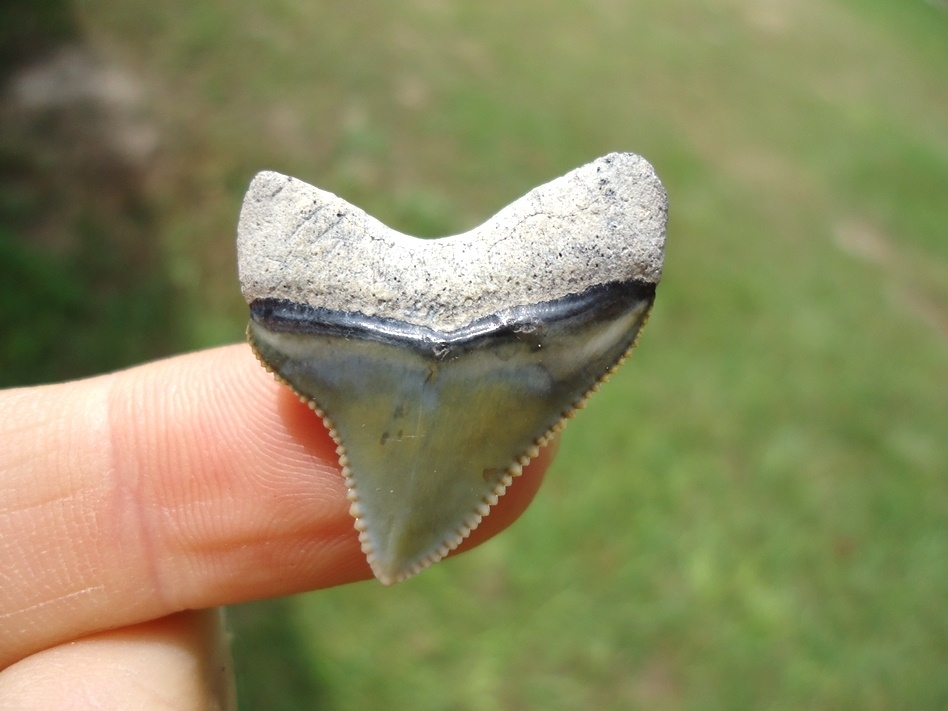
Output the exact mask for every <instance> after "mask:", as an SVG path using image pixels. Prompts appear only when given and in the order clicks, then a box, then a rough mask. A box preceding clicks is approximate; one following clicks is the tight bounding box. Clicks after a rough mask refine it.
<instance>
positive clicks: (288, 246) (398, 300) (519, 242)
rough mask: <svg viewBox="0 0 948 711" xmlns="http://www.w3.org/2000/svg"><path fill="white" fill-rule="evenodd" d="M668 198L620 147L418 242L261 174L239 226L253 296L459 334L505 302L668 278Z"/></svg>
mask: <svg viewBox="0 0 948 711" xmlns="http://www.w3.org/2000/svg"><path fill="white" fill-rule="evenodd" d="M666 212H667V198H666V195H665V190H664V188H663V187H662V184H661V182H660V181H659V179H658V177H657V176H656V175H655V171H654V169H653V168H652V166H651V165H650V164H649V163H648V162H647V161H646V160H645V159H644V158H642V157H640V156H637V155H634V154H632V153H612V154H610V155H607V156H604V157H602V158H599V159H598V160H595V161H593V162H592V163H589V164H587V165H584V166H582V167H581V168H577V169H576V170H574V171H572V172H570V173H568V174H566V175H564V176H563V177H561V178H558V179H556V180H554V181H552V182H549V183H547V184H545V185H541V186H540V187H538V188H536V189H534V190H532V191H530V192H529V193H527V194H526V195H525V196H523V197H522V198H520V199H519V200H517V201H516V202H514V203H512V204H511V205H509V206H508V207H506V208H504V209H503V210H501V211H500V212H498V213H497V214H496V215H494V216H493V217H492V218H490V219H489V220H488V221H487V222H485V223H484V224H482V225H481V226H479V227H477V228H475V229H473V230H471V231H469V232H466V233H464V234H460V235H455V236H453V237H444V238H441V239H437V240H421V239H417V238H414V237H409V236H407V235H404V234H401V233H400V232H396V231H395V230H392V229H390V228H388V227H386V226H385V225H383V224H382V223H381V222H379V221H378V220H375V219H374V218H372V217H370V216H369V215H367V214H366V213H365V212H363V211H362V210H360V209H358V208H356V207H354V206H353V205H350V204H349V203H347V202H346V201H345V200H343V199H341V198H339V197H337V196H336V195H333V194H332V193H329V192H326V191H324V190H320V189H318V188H315V187H313V186H311V185H308V184H306V183H304V182H302V181H300V180H296V179H295V178H291V177H288V176H285V175H280V174H279V173H274V172H263V173H260V174H258V175H257V176H256V177H255V178H254V180H253V182H252V183H251V185H250V189H249V191H248V193H247V196H246V198H245V199H244V204H243V208H242V210H241V214H240V222H239V225H238V233H237V234H238V236H237V250H238V264H239V272H240V284H241V290H242V292H243V295H244V298H245V299H246V300H247V302H248V303H251V302H253V301H254V300H256V299H266V298H273V299H285V300H288V301H292V302H294V303H297V304H306V305H309V306H314V307H321V308H326V309H330V310H333V311H340V312H350V313H361V314H364V315H365V316H368V317H381V318H390V319H396V320H399V321H403V322H406V323H410V324H416V325H419V326H428V327H430V328H434V329H438V330H442V331H451V330H455V329H458V328H462V327H463V326H465V325H466V324H469V323H471V322H472V321H474V320H476V319H479V318H484V317H486V316H489V315H491V314H494V313H496V312H498V311H500V310H502V309H505V308H510V307H515V306H522V305H528V304H534V303H538V302H541V301H550V300H553V299H558V298H560V297H563V296H566V295H569V294H577V293H581V292H583V291H585V290H586V289H587V288H589V287H591V286H596V285H600V284H606V283H610V282H629V281H641V282H647V283H652V284H657V283H658V281H659V279H660V278H661V271H662V259H663V254H664V244H665V220H666Z"/></svg>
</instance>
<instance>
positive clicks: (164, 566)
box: [0, 345, 552, 709]
mask: <svg viewBox="0 0 948 711" xmlns="http://www.w3.org/2000/svg"><path fill="white" fill-rule="evenodd" d="M551 456H552V454H551V453H550V451H549V449H545V450H541V453H540V456H539V457H538V458H537V459H536V460H535V461H534V462H532V463H531V465H530V466H528V467H526V468H525V469H524V473H523V475H522V476H521V477H520V478H519V479H518V480H517V481H516V482H515V484H514V486H512V487H510V489H509V490H508V492H507V494H506V495H505V496H503V497H502V498H501V500H500V503H498V505H497V506H496V507H495V508H494V510H493V511H492V513H491V514H490V515H489V516H488V517H487V518H485V519H484V522H483V523H482V524H481V525H480V526H479V527H478V528H477V529H476V530H475V531H474V532H473V533H472V534H471V537H470V538H469V539H468V540H467V541H465V543H464V545H462V547H461V548H460V549H459V551H460V550H464V549H467V548H470V547H472V546H474V545H477V544H478V543H480V542H482V541H484V540H486V539H487V538H489V537H491V536H492V535H494V534H496V533H498V532H499V531H501V530H503V529H504V528H506V527H507V526H508V525H510V523H512V522H513V521H514V520H515V519H516V518H517V516H519V515H520V514H521V513H522V512H523V510H524V509H525V508H526V507H527V505H528V504H529V503H530V501H531V499H532V498H533V496H534V494H535V493H536V491H537V489H538V488H539V486H540V482H541V480H542V478H543V473H544V471H545V469H546V467H547V465H548V464H549V460H550V458H551ZM348 508H349V502H348V501H347V500H346V491H345V487H344V485H343V479H342V476H341V474H340V473H339V467H338V464H337V456H336V454H335V444H334V443H333V442H332V440H331V439H330V438H329V434H328V432H327V431H326V429H325V428H324V427H323V425H322V423H321V421H320V420H319V418H318V417H317V416H316V415H315V414H314V413H313V412H312V411H311V410H310V409H309V408H308V407H307V406H306V405H305V404H302V403H300V402H299V400H298V399H297V398H296V396H295V395H293V393H292V392H290V391H289V390H288V389H287V388H285V387H283V386H281V385H279V384H278V383H276V382H275V381H274V379H273V377H272V376H271V375H269V374H268V373H266V372H265V371H264V369H263V368H261V367H260V366H259V364H258V363H257V361H256V360H255V359H254V357H253V355H252V354H251V352H250V349H249V348H247V347H246V346H242V345H241V346H229V347H224V348H218V349H214V350H209V351H203V352H200V353H195V354H191V355H186V356H180V357H177V358H172V359H169V360H165V361H160V362H157V363H152V364H148V365H143V366H140V367H137V368H133V369H131V370H126V371H122V372H119V373H114V374H110V375H104V376H100V377H96V378H91V379H88V380H82V381H76V382H71V383H65V384H60V385H47V386H41V387H35V388H21V389H16V390H8V391H4V392H0V670H2V671H0V708H4V709H5V708H16V709H34V708H35V709H50V708H70V709H76V708H96V709H102V708H116V709H120V708H121V709H125V708H140V709H147V708H174V709H190V708H195V709H198V708H200V709H204V708H228V707H230V705H232V704H233V691H232V678H231V676H232V669H231V666H230V658H229V652H228V651H227V645H226V642H225V637H224V632H223V627H222V624H221V622H220V618H219V616H218V614H217V613H216V611H214V610H212V609H210V608H214V607H217V606H220V605H227V604H231V603H237V602H241V601H245V600H252V599H259V598H266V597H274V596H279V595H287V594H291V593H296V592H301V591H305V590H313V589H318V588H324V587H330V586H333V585H340V584H342V583H348V582H354V581H357V580H363V579H366V578H369V577H371V571H370V570H369V567H368V564H367V563H366V561H365V558H364V556H363V554H362V552H361V550H360V547H359V542H358V539H357V534H356V532H355V529H354V528H353V525H352V520H351V518H350V516H349V513H348ZM380 594H384V591H382V592H380Z"/></svg>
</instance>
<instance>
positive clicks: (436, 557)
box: [248, 307, 651, 585]
mask: <svg viewBox="0 0 948 711" xmlns="http://www.w3.org/2000/svg"><path fill="white" fill-rule="evenodd" d="M650 313H651V307H650V308H649V309H648V311H646V313H645V316H644V317H643V319H642V324H641V326H639V330H638V333H636V335H635V338H634V339H633V340H632V343H631V344H630V345H629V347H628V348H627V349H626V350H625V352H624V353H623V354H622V355H621V356H619V358H618V359H616V362H615V363H613V364H612V365H611V366H609V368H607V369H606V371H605V372H604V373H603V374H602V375H601V376H599V378H598V379H597V380H596V381H595V382H594V383H593V384H592V385H590V386H589V388H588V389H587V390H586V392H585V393H583V395H582V396H581V397H580V398H578V399H577V400H576V402H574V403H573V404H572V406H571V407H569V408H568V409H567V410H566V411H564V412H563V413H562V415H561V416H560V418H559V419H558V420H557V421H556V422H555V423H553V424H552V425H551V426H550V427H549V429H547V430H546V432H544V433H542V434H541V435H540V436H538V437H537V438H536V439H535V440H534V442H533V444H532V445H530V446H529V447H528V448H527V450H526V451H525V452H524V453H523V454H522V455H520V456H519V457H516V458H515V459H514V461H513V462H512V463H511V464H510V465H509V466H508V467H507V470H506V471H505V473H504V475H503V476H502V477H501V478H500V480H499V481H498V482H497V485H496V486H495V487H494V489H493V491H491V492H490V493H488V494H487V495H486V496H485V497H484V498H483V499H482V500H481V501H480V502H479V503H478V504H477V505H476V506H475V508H474V510H473V511H472V512H471V513H470V514H468V515H467V517H465V519H464V522H463V523H462V524H461V526H460V527H459V528H458V530H457V531H456V532H455V533H454V535H452V536H448V537H447V538H446V539H445V540H444V542H443V543H442V544H441V546H439V547H438V548H437V549H436V550H434V551H433V552H431V553H430V554H428V555H427V556H425V557H424V558H420V559H419V560H417V561H415V562H414V563H412V564H411V565H409V566H407V567H406V568H405V569H404V570H401V571H399V572H397V573H396V574H395V575H388V574H387V573H385V572H384V571H382V570H380V569H379V567H378V565H377V562H378V561H377V558H376V556H375V551H374V549H373V548H372V542H371V539H370V536H369V533H368V524H367V523H366V521H365V518H364V516H361V515H360V516H357V515H355V514H353V515H352V517H353V527H354V528H355V530H356V531H358V533H359V543H360V544H361V548H362V552H363V554H364V555H365V557H366V560H367V561H368V563H369V567H371V568H372V572H373V573H374V574H375V577H376V578H377V579H378V580H379V582H380V583H382V584H383V585H393V584H395V583H399V582H403V581H405V580H408V579H409V578H411V577H413V576H415V575H417V574H418V573H420V572H421V571H422V570H425V569H426V568H430V567H431V566H432V565H434V564H435V563H437V562H438V561H440V560H443V559H444V558H446V557H447V556H448V555H450V553H451V552H452V551H454V550H455V549H457V548H458V546H460V545H461V543H462V541H464V539H465V538H467V537H468V536H470V535H471V532H472V531H473V530H474V529H475V528H477V527H478V526H479V525H480V523H481V521H483V519H484V518H485V517H486V516H488V515H489V514H490V510H491V509H492V508H493V507H494V506H495V505H496V504H497V503H498V502H499V500H500V498H501V497H502V496H503V495H504V494H505V493H506V492H507V488H508V487H509V486H510V485H511V484H513V480H514V478H516V477H518V476H520V475H521V474H522V473H523V468H524V467H525V466H527V464H529V463H530V461H531V460H533V459H534V458H535V457H536V456H538V455H539V453H540V448H541V447H544V446H545V445H547V444H549V442H550V441H551V440H552V439H553V438H554V437H555V436H556V435H557V434H559V433H560V432H561V431H562V430H563V429H564V428H565V427H566V424H567V422H568V421H569V420H571V419H573V417H574V416H575V414H576V412H577V411H578V410H581V409H583V408H585V406H586V401H587V400H588V399H589V398H590V397H591V396H592V394H593V393H596V392H598V391H599V389H600V386H601V384H602V383H604V382H607V381H608V380H609V377H610V376H611V375H612V374H613V373H615V372H616V370H618V368H619V367H620V366H621V365H622V364H623V363H625V361H626V360H628V358H629V356H631V355H632V351H633V350H634V349H635V347H636V345H637V344H638V341H639V337H640V336H641V334H642V330H643V329H644V328H645V325H646V323H648V318H649V315H650ZM249 335H250V334H249V325H248V336H249ZM249 340H250V345H251V348H252V350H253V352H254V355H256V357H257V360H259V361H260V363H261V364H262V365H263V367H264V368H266V370H267V371H268V372H270V373H272V374H273V376H274V377H275V378H276V379H277V380H278V381H279V382H281V383H283V384H284V385H286V386H287V387H289V388H290V390H292V391H293V392H294V393H296V394H297V395H299V393H297V392H296V390H295V388H293V386H292V385H291V384H290V383H289V382H287V381H286V380H285V379H284V378H282V377H281V376H280V375H279V374H277V373H276V371H274V370H273V368H271V367H270V365H269V364H268V363H267V362H266V361H265V360H264V359H263V357H262V356H261V355H260V353H259V352H258V351H257V348H256V346H255V345H254V343H253V339H252V338H250V339H249ZM300 399H301V400H303V401H304V402H306V403H307V404H310V403H312V402H313V401H311V400H309V399H308V398H306V397H305V396H302V395H300ZM313 410H314V411H315V412H316V413H317V414H318V415H319V416H320V417H321V418H322V420H323V424H324V425H325V426H326V429H327V430H329V435H330V437H332V439H333V441H334V442H335V443H336V445H337V447H336V453H337V454H338V455H339V461H340V466H341V468H342V475H343V478H344V480H345V486H346V489H347V492H346V498H347V499H348V500H349V502H350V506H349V512H350V514H352V512H353V510H355V511H357V512H359V513H364V511H363V510H362V506H361V504H360V503H359V493H358V488H357V486H356V482H355V479H354V478H353V475H352V470H351V469H349V467H348V462H349V458H348V456H347V455H346V448H345V445H344V444H343V443H342V440H341V439H340V438H339V435H338V433H337V432H336V428H335V426H334V425H333V423H332V420H331V419H330V418H329V416H328V415H326V414H325V412H324V411H323V410H321V409H319V408H318V406H315V407H313ZM343 460H345V464H343V463H342V462H343ZM485 505H486V511H487V512H486V513H481V511H482V510H483V507H484V506H485Z"/></svg>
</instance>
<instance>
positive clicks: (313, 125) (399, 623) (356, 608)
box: [0, 0, 948, 711]
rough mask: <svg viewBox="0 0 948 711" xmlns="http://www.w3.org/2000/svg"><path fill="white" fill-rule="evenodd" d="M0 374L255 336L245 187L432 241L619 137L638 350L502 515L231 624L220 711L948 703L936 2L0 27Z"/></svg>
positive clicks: (489, 7) (67, 20) (945, 199)
mask: <svg viewBox="0 0 948 711" xmlns="http://www.w3.org/2000/svg"><path fill="white" fill-rule="evenodd" d="M0 81H2V89H0V384H2V385H4V386H10V385H20V384H31V383H39V382H48V381H53V380H59V379H65V378H72V377H79V376H84V375H89V374H93V373H98V372H102V371H105V370H109V369H114V368H118V367H122V366H126V365H130V364H133V363H137V362H141V361H143V360H147V359H151V358H156V357H159V356H164V355H168V354H173V353H178V352H181V351H185V350H190V349H196V348H202V347H206V346H212V345H215V344H220V343H227V342H235V341H239V340H241V339H242V337H243V327H244V323H245V319H246V308H245V305H244V303H243V301H242V299H241V297H240V295H239V291H238V286H237V278H236V265H235V255H234V232H235V223H236V219H237V214H238V210H239V206H240V200H241V198H242V195H243V191H244V190H245V188H246V186H247V184H248V182H249V181H250V179H251V177H252V176H253V174H254V173H255V172H257V171H258V170H262V169H275V170H279V171H281V172H284V173H289V174H292V175H295V176H297V177H299V178H301V179H304V180H306V181H308V182H311V183H313V184H316V185H318V186H320V187H322V188H325V189H328V190H331V191H333V192H336V193H337V194H340V195H342V196H343V197H345V198H347V199H348V200H350V201H352V202H354V203H356V204H358V205H360V206H361V207H363V208H364V209H366V210H367V211H368V212H369V213H371V214H373V215H375V216H376V217H378V218H379V219H381V220H383V221H384V222H387V223H389V224H390V225H392V226H393V227H395V228H397V229H400V230H402V231H405V232H409V233H414V234H418V235H424V236H437V235H444V234H451V233H456V232H459V231H463V230H465V229H467V228H470V227H472V226H474V225H475V224H477V223H479V222H481V221H482V220H484V219H485V218H487V217H488V216H490V215H491V214H493V213H494V212H495V211H497V210H498V209H500V208H501V207H502V206H503V205H505V204H506V203H508V202H509V201H511V200H513V199H515V198H517V197H519V196H520V195H521V194H523V193H524V192H526V191H527V190H528V189H530V188H531V187H533V186H534V185H537V184H539V183H541V182H545V181H547V180H550V179H552V178H554V177H556V176H558V175H560V174H562V173H565V172H566V171H568V170H570V169H572V168H574V167H576V166H578V165H580V164H583V163H585V162H587V161H589V160H591V159H593V158H595V157H596V156H599V155H601V154H604V153H607V152H610V151H613V150H631V151H635V152H638V153H641V154H643V155H644V156H646V157H647V158H648V159H649V160H650V161H651V162H652V163H653V164H654V165H655V166H656V168H657V170H658V172H659V175H660V176H661V177H662V178H663V180H664V181H665V184H666V186H667V188H668V192H669V195H670V202H671V222H670V229H669V243H668V254H667V261H666V271H665V279H664V282H663V283H662V285H661V287H660V289H659V295H658V300H657V304H656V307H655V310H654V313H653V315H652V319H651V322H650V323H649V326H648V328H647V329H646V331H645V333H644V336H643V338H642V341H641V345H640V347H639V349H638V350H637V351H636V353H635V355H634V357H633V358H632V359H631V361H630V362H629V363H628V364H626V366H624V368H623V369H622V370H621V371H620V373H619V374H618V375H617V376H616V377H615V378H614V379H613V382H612V383H610V385H609V387H606V388H604V389H603V392H602V393H601V394H599V395H597V396H596V397H595V398H593V400H592V401H591V403H590V405H589V407H588V409H587V410H586V411H584V412H583V413H582V414H581V416H579V417H578V418H577V419H576V420H575V421H574V423H573V424H571V425H570V427H569V428H568V429H567V431H566V434H565V437H564V439H563V444H562V449H561V452H560V456H559V458H558V461H557V462H556V464H555V465H554V467H553V469H552V470H551V472H550V475H549V477H548V480H547V482H546V484H545V486H544V488H543V490H542V491H541V493H540V496H539V497H538V499H537V500H536V502H535V503H534V505H533V506H532V508H531V509H530V511H528V512H527V514H526V515H525V516H524V517H523V519H522V520H521V521H519V522H518V523H517V525H516V526H514V527H513V528H512V529H511V530H510V531H508V532H507V533H505V534H504V535H502V536H501V537H499V538H497V539H495V540H494V541H492V542H491V543H489V544H487V545H485V546H483V547H482V548H480V549H479V550H477V551H476V552H472V553H470V554H467V555H465V556H463V557H461V558H458V559H456V560H453V561H449V562H447V563H444V564H441V565H439V566H436V567H435V568H434V569H432V570H430V571H427V572H425V573H424V574H423V575H421V576H420V577H418V578H416V579H414V580H411V581H409V582H407V583H405V584H402V585H399V586H397V587H395V588H392V589H386V588H382V587H381V586H379V585H378V584H377V583H375V582H366V583H360V584H358V585H353V586H348V587H346V588H340V589H335V590H327V591H322V592H318V593H313V594H309V595H300V596H297V597H294V598H289V599H283V600H276V601H268V602H263V603H255V604H250V605H245V606H241V607H238V608H235V609H234V611H233V616H234V620H235V627H236V642H235V645H236V650H237V657H238V668H239V672H240V675H241V678H240V691H241V693H242V708H246V709H254V708H267V709H276V710H280V709H310V708H312V709H316V708H319V709H331V710H349V709H366V708H393V709H394V708H402V709H407V708H410V709H415V710H418V711H424V710H427V709H431V710H432V711H434V710H442V709H457V710H468V709H470V710H477V709H497V708H507V709H544V710H550V709H580V708H586V709H635V708H648V709H743V708H748V709H750V708H753V709H760V708H770V709H783V708H786V709H799V708H809V709H891V708H912V709H936V708H946V707H948V673H946V671H945V670H946V666H948V445H946V435H948V4H946V2H945V0H927V1H926V0H898V1H897V2H896V1H895V0H889V1H888V2H885V1H883V0H827V1H822V2H818V1H817V0H800V1H798V2H792V3H791V2H781V1H779V0H717V1H716V2H700V3H699V2H693V1H691V0H641V1H639V2H619V1H617V0H572V1H570V0H560V1H558V2H549V1H548V0H520V1H519V2H510V3H494V2H448V1H440V2H439V1H438V0H404V1H401V2H385V1H384V0H358V1H356V2H347V3H326V2H322V3H315V2H306V1H305V0H267V1H264V2H261V1H260V0H253V1H250V0H228V1H227V2H225V1H223V0H217V1H212V2H202V3H193V2H186V1H185V0H168V1H166V2H160V3H158V2H141V1H138V0H129V1H128V2H122V3H105V2H79V1H78V0H75V1H74V0H45V2H35V3H27V2H21V3H4V4H3V6H2V9H0Z"/></svg>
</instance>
